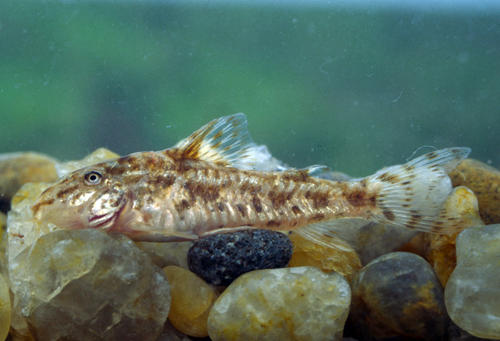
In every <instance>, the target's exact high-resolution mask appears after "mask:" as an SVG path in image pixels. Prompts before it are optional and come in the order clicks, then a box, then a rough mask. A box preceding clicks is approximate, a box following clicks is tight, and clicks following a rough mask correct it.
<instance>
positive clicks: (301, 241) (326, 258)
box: [288, 233, 361, 281]
mask: <svg viewBox="0 0 500 341" xmlns="http://www.w3.org/2000/svg"><path fill="white" fill-rule="evenodd" d="M290 240H291V241H292V243H293V254H292V258H291V259H290V262H289V263H288V266H289V267H297V266H314V267H317V268H320V269H321V270H323V271H326V272H330V271H336V272H338V273H340V274H342V275H344V276H345V277H346V279H347V280H349V281H350V280H351V278H352V275H353V274H355V273H356V272H358V271H359V270H360V269H361V261H360V259H359V256H358V254H357V253H356V251H355V250H354V249H353V248H352V247H351V246H350V245H349V244H347V243H346V242H344V241H342V240H340V239H338V238H333V237H331V242H333V243H334V244H335V245H338V246H339V248H338V249H336V248H331V247H326V246H323V245H320V244H317V243H314V242H312V241H310V240H308V239H305V238H303V237H301V236H300V235H298V234H296V233H292V234H290Z"/></svg>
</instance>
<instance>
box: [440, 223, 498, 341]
mask: <svg viewBox="0 0 500 341" xmlns="http://www.w3.org/2000/svg"><path fill="white" fill-rule="evenodd" d="M445 299H446V308H447V309H448V313H449V314H450V318H451V319H452V320H453V322H455V323H456V324H457V325H458V326H459V327H460V328H462V329H465V330H466V331H467V332H469V333H470V334H472V335H474V336H478V337H482V338H487V339H496V340H498V339H500V224H497V225H489V226H482V227H474V228H470V229H467V230H465V231H463V232H462V233H460V235H459V236H458V238H457V267H456V268H455V270H454V271H453V273H452V274H451V276H450V278H449V280H448V283H447V284H446V289H445Z"/></svg>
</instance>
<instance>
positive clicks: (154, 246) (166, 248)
mask: <svg viewBox="0 0 500 341" xmlns="http://www.w3.org/2000/svg"><path fill="white" fill-rule="evenodd" d="M135 244H136V245H137V247H139V249H141V250H142V251H144V252H145V253H146V254H147V255H148V256H149V257H150V258H151V260H152V261H153V263H155V264H156V265H157V266H159V267H160V268H164V267H166V266H168V265H177V266H180V267H181V268H184V269H189V267H188V263H187V254H188V251H189V249H190V248H191V246H192V245H193V242H169V243H153V242H136V243H135Z"/></svg>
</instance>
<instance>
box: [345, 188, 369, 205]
mask: <svg viewBox="0 0 500 341" xmlns="http://www.w3.org/2000/svg"><path fill="white" fill-rule="evenodd" d="M345 197H346V199H347V201H348V202H349V204H351V205H352V206H355V207H360V206H371V207H375V205H376V198H375V195H374V194H368V192H367V191H366V190H363V189H358V188H356V189H354V190H351V191H348V192H347V193H345Z"/></svg>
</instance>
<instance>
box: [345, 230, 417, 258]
mask: <svg viewBox="0 0 500 341" xmlns="http://www.w3.org/2000/svg"><path fill="white" fill-rule="evenodd" d="M417 234H418V231H415V230H410V229H407V228H405V227H403V226H396V225H385V224H377V223H373V222H367V224H365V225H363V226H362V227H361V228H360V229H359V230H358V232H357V235H356V238H357V241H356V243H351V245H353V246H354V248H355V250H356V251H357V252H358V255H359V257H360V259H361V263H362V264H368V263H369V262H370V261H372V260H374V259H375V258H377V257H380V256H382V255H384V254H386V253H389V252H392V251H394V250H397V249H399V248H400V247H401V246H403V245H404V244H406V243H408V241H410V240H411V239H412V238H413V237H414V236H415V235H417Z"/></svg>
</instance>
